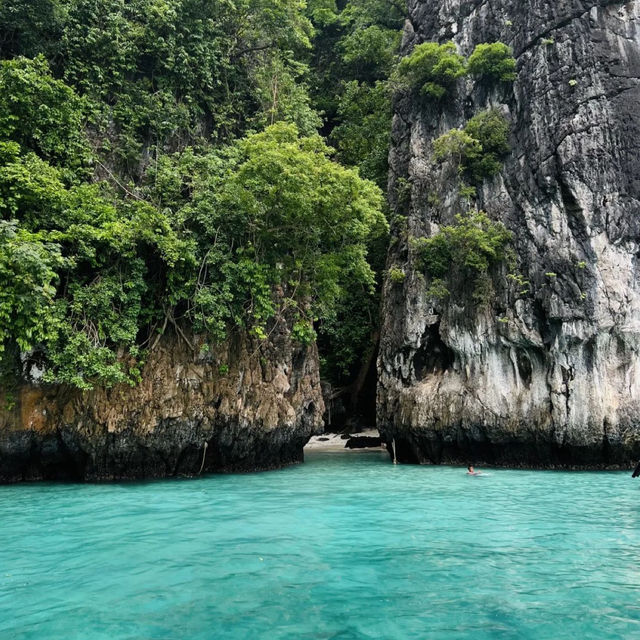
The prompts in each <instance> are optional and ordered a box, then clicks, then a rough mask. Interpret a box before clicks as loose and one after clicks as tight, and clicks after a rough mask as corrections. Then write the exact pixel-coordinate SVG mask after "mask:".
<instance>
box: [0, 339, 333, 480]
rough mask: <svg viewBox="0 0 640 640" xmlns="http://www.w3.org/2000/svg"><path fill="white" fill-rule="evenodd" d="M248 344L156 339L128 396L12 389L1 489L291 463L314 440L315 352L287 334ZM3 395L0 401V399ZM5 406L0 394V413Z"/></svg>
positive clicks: (2, 419) (26, 386)
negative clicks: (10, 484)
mask: <svg viewBox="0 0 640 640" xmlns="http://www.w3.org/2000/svg"><path fill="white" fill-rule="evenodd" d="M270 335H271V337H270V339H269V340H268V341H267V342H266V343H265V342H260V343H259V344H258V343H257V342H256V341H254V340H252V339H249V338H247V337H246V336H241V335H237V334H236V335H233V336H231V337H230V339H229V340H228V341H227V342H226V343H225V344H224V345H223V346H221V347H219V348H216V349H213V350H210V351H209V350H204V349H201V347H202V341H201V339H200V338H198V336H191V338H190V339H189V340H188V341H189V344H187V341H185V340H184V339H182V338H178V337H172V338H169V337H168V338H166V339H163V340H162V341H161V342H160V343H159V344H158V346H157V347H156V348H155V349H154V350H153V351H152V353H151V355H150V357H149V360H148V362H147V364H146V365H145V369H144V371H143V375H142V382H141V383H140V384H139V385H137V386H135V387H129V386H117V387H114V388H112V389H95V390H93V391H89V392H80V391H78V390H75V389H68V388H63V387H60V386H45V385H41V384H38V383H36V382H33V381H32V382H26V381H23V382H22V383H20V384H19V385H18V387H17V389H16V390H15V391H14V392H13V393H12V396H13V398H15V400H14V402H13V403H12V405H13V406H12V407H11V408H10V409H4V410H3V411H1V412H0V481H2V482H17V481H21V480H43V479H69V480H88V481H99V480H120V479H129V478H159V477H168V476H177V475H197V474H198V473H206V472H217V471H254V470H260V469H270V468H275V467H280V466H282V465H286V464H290V463H294V462H301V461H302V458H303V453H302V450H303V447H304V445H305V443H306V442H307V440H308V439H309V438H310V437H311V435H313V434H314V433H317V432H318V431H320V430H321V428H322V413H323V411H324V406H323V402H322V394H321V390H320V380H319V372H318V358H317V353H316V350H315V347H314V346H301V345H297V344H295V343H294V342H293V341H292V340H291V338H290V335H289V331H288V329H287V327H286V326H281V327H279V328H278V330H276V331H272V332H271V334H270ZM5 395H6V394H5ZM6 405H7V398H6V397H2V394H0V406H6Z"/></svg>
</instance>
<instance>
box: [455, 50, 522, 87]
mask: <svg viewBox="0 0 640 640" xmlns="http://www.w3.org/2000/svg"><path fill="white" fill-rule="evenodd" d="M467 70H468V72H469V73H471V74H472V75H475V76H481V77H485V78H489V79H491V80H497V81H500V82H513V81H514V80H515V79H516V77H517V74H516V60H515V58H514V57H513V51H512V50H511V48H510V47H508V46H507V45H506V44H504V43H502V42H492V43H483V44H479V45H478V46H477V47H476V48H475V49H474V50H473V53H472V54H471V55H470V56H469V60H468V63H467Z"/></svg>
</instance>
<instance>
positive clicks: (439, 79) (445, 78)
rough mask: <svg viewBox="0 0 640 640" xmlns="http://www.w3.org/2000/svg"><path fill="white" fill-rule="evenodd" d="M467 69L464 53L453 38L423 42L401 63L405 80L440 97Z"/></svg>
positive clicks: (424, 92) (401, 77) (400, 68)
mask: <svg viewBox="0 0 640 640" xmlns="http://www.w3.org/2000/svg"><path fill="white" fill-rule="evenodd" d="M465 72H466V70H465V62H464V57H463V56H461V55H460V54H459V53H458V52H457V49H456V45H455V44H454V43H453V42H446V43H445V44H438V43H437V42H423V43H422V44H419V45H416V46H415V47H414V49H413V51H412V52H411V53H410V54H409V55H408V56H406V57H404V58H402V60H401V61H400V63H399V64H398V76H399V78H400V79H401V81H403V82H405V83H407V84H408V85H409V86H410V87H412V88H416V89H419V91H420V93H422V94H424V95H427V96H430V97H431V98H435V99H437V100H439V99H440V98H442V97H443V96H444V95H445V94H446V92H447V90H448V89H449V88H450V87H451V86H452V85H453V84H454V82H455V81H456V80H457V79H458V78H459V77H461V76H463V75H464V74H465Z"/></svg>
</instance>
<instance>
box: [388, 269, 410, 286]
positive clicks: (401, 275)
mask: <svg viewBox="0 0 640 640" xmlns="http://www.w3.org/2000/svg"><path fill="white" fill-rule="evenodd" d="M406 277H407V276H406V274H405V272H404V270H403V269H400V268H399V267H391V268H390V269H389V280H391V282H393V283H394V284H401V283H402V282H404V281H405V278H406Z"/></svg>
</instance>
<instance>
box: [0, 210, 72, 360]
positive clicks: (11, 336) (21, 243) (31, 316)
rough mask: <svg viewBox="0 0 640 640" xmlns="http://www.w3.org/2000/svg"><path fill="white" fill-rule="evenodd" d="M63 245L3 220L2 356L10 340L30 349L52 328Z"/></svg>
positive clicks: (0, 273) (0, 271)
mask: <svg viewBox="0 0 640 640" xmlns="http://www.w3.org/2000/svg"><path fill="white" fill-rule="evenodd" d="M64 264H65V261H64V259H63V257H62V255H61V253H60V247H59V246H58V245H56V244H54V243H52V242H47V240H46V236H45V235H44V234H42V233H30V232H29V231H25V230H24V229H20V228H19V227H18V223H17V222H16V221H15V220H14V221H10V222H7V221H3V220H0V356H1V355H2V352H3V351H4V350H5V346H6V344H7V342H8V341H9V340H14V341H15V342H16V343H17V344H18V346H19V347H20V349H22V350H23V351H29V350H30V349H31V348H32V347H33V345H34V344H38V343H39V342H42V341H44V340H46V339H47V338H48V337H49V336H50V332H51V330H52V327H51V322H52V320H53V317H52V316H53V304H54V298H55V294H56V285H57V284H58V273H57V270H58V269H59V268H60V267H62V266H64Z"/></svg>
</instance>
